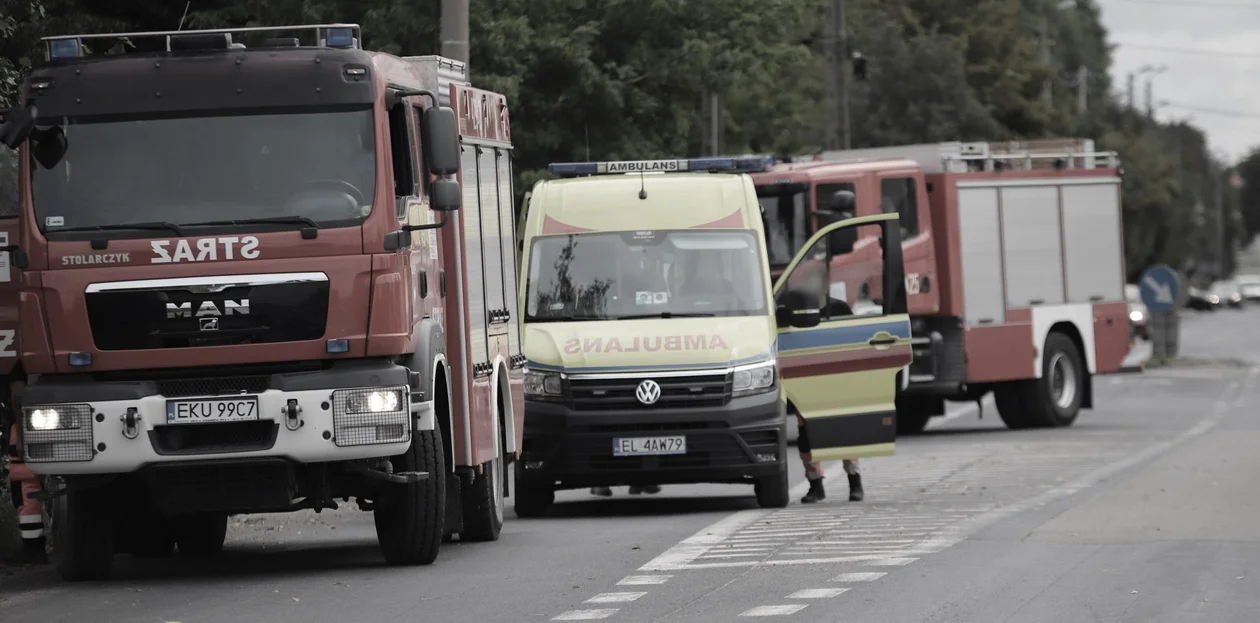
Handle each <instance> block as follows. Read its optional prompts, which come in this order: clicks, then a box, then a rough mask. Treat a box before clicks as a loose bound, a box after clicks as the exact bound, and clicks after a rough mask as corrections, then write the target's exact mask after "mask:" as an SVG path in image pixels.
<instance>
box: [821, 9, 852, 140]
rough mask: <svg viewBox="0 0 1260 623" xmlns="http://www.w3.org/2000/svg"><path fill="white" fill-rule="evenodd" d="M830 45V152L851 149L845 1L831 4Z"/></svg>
mask: <svg viewBox="0 0 1260 623" xmlns="http://www.w3.org/2000/svg"><path fill="white" fill-rule="evenodd" d="M827 6H828V11H827V21H826V29H825V30H826V41H827V81H826V84H827V103H828V105H827V141H826V148H827V149H833V150H834V149H848V148H849V145H850V139H849V91H848V87H849V85H848V80H847V75H846V73H845V72H846V71H847V68H846V67H845V61H846V60H847V59H848V52H847V50H848V42H847V37H846V35H845V27H844V22H845V19H844V0H831V2H830V3H828V5H827Z"/></svg>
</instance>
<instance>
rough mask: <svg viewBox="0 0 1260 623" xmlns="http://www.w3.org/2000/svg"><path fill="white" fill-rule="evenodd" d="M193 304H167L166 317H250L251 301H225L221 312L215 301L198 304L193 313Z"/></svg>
mask: <svg viewBox="0 0 1260 623" xmlns="http://www.w3.org/2000/svg"><path fill="white" fill-rule="evenodd" d="M192 305H193V304H192V302H191V301H190V302H185V303H167V304H166V317H167V318H169V319H174V318H193V317H196V318H201V317H204V316H248V315H249V299H241V300H239V301H223V310H222V311H220V310H219V306H218V305H215V303H214V301H202V302H200V303H198V304H197V312H196V313H193V309H192Z"/></svg>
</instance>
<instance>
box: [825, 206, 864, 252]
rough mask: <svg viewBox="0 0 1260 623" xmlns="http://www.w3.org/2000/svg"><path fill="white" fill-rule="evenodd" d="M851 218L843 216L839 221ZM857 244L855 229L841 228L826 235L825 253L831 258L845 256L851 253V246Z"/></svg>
mask: <svg viewBox="0 0 1260 623" xmlns="http://www.w3.org/2000/svg"><path fill="white" fill-rule="evenodd" d="M846 218H851V217H850V216H848V215H845V216H844V217H842V218H841V219H840V220H844V219H846ZM856 244H857V228H856V227H842V228H840V229H837V230H835V231H833V232H831V233H830V234H827V253H828V254H829V255H831V256H833V257H834V256H837V255H845V254H846V253H852V252H853V246H854V245H856Z"/></svg>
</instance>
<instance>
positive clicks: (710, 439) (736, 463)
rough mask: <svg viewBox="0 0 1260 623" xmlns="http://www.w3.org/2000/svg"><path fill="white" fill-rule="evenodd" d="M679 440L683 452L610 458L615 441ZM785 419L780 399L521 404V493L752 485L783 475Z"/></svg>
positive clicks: (771, 396)
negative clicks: (656, 404) (589, 407)
mask: <svg viewBox="0 0 1260 623" xmlns="http://www.w3.org/2000/svg"><path fill="white" fill-rule="evenodd" d="M675 435H682V436H685V437H686V438H687V453H686V454H679V455H660V456H631V457H625V456H613V440H614V439H615V438H618V437H654V436H675ZM786 454H787V418H786V413H785V406H784V404H783V402H782V400H781V399H780V398H779V394H778V392H770V393H766V394H761V395H757V396H747V397H741V398H734V399H731V400H730V401H729V402H728V403H727V404H726V405H724V406H720V407H707V408H675V409H652V410H637V409H628V410H614V411H599V412H594V413H592V412H579V411H574V410H572V409H570V408H569V407H568V406H566V405H565V404H563V403H554V402H535V401H526V403H525V431H524V452H523V453H522V458H521V460H519V461H518V462H517V478H518V482H520V483H521V484H522V485H523V486H529V487H540V488H542V487H552V488H555V489H576V488H583V487H591V486H617V485H642V484H681V483H700V482H713V483H749V482H752V481H753V479H756V478H762V477H767V476H774V475H778V474H781V473H783V472H784V470H786V469H787V462H786V458H787V457H786Z"/></svg>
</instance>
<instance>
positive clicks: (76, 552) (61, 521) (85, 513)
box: [52, 487, 114, 582]
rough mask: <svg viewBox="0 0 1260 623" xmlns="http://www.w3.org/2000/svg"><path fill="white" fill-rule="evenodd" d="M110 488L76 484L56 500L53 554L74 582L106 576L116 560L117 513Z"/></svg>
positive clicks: (60, 571)
mask: <svg viewBox="0 0 1260 623" xmlns="http://www.w3.org/2000/svg"><path fill="white" fill-rule="evenodd" d="M109 501H110V498H109V489H107V488H105V487H100V488H75V489H71V490H69V491H67V492H66V493H65V495H62V496H60V497H58V498H57V499H56V501H55V502H54V503H53V508H54V511H53V522H52V533H53V555H54V556H55V560H56V567H57V573H58V574H59V575H60V576H61V578H62V579H64V580H67V581H70V582H82V581H84V580H103V579H105V578H106V577H107V576H108V575H109V568H110V565H111V563H112V562H113V560H114V516H113V513H112V512H111V510H112V508H111V506H110V505H109Z"/></svg>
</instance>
